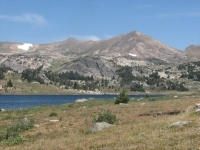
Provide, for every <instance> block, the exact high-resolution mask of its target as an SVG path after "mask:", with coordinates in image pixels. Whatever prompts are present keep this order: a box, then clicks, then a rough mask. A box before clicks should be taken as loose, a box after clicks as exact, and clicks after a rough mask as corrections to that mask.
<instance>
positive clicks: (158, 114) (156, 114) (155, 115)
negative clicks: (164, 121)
mask: <svg viewBox="0 0 200 150" xmlns="http://www.w3.org/2000/svg"><path fill="white" fill-rule="evenodd" d="M153 116H154V117H157V116H162V112H157V113H155V114H154V115H153Z"/></svg>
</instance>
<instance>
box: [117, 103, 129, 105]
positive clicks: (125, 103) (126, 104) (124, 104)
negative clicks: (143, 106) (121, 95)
mask: <svg viewBox="0 0 200 150" xmlns="http://www.w3.org/2000/svg"><path fill="white" fill-rule="evenodd" d="M119 105H124V106H128V104H126V103H119Z"/></svg>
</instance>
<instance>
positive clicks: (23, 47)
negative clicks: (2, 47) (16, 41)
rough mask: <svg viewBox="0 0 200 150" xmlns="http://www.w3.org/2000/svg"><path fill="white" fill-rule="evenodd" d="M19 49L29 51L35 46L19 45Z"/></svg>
mask: <svg viewBox="0 0 200 150" xmlns="http://www.w3.org/2000/svg"><path fill="white" fill-rule="evenodd" d="M17 47H18V48H19V49H22V50H24V51H27V50H29V48H30V47H33V44H29V43H24V44H23V45H19V46H17Z"/></svg>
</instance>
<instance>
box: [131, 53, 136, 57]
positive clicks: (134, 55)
mask: <svg viewBox="0 0 200 150" xmlns="http://www.w3.org/2000/svg"><path fill="white" fill-rule="evenodd" d="M129 55H130V56H133V57H136V56H137V55H136V54H131V53H129Z"/></svg>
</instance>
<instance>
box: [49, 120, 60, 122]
mask: <svg viewBox="0 0 200 150" xmlns="http://www.w3.org/2000/svg"><path fill="white" fill-rule="evenodd" d="M49 122H59V120H49Z"/></svg>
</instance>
